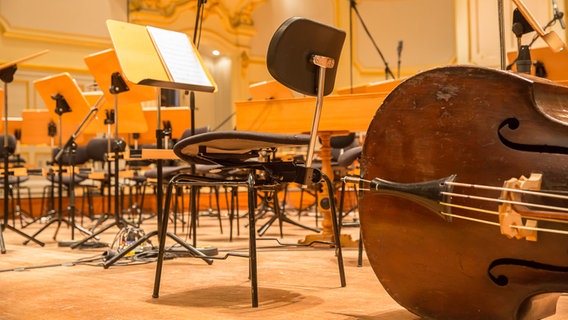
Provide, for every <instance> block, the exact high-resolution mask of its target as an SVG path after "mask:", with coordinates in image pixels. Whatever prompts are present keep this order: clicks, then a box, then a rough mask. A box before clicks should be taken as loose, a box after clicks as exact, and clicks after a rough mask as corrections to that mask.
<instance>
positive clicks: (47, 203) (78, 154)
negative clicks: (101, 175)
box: [40, 146, 90, 224]
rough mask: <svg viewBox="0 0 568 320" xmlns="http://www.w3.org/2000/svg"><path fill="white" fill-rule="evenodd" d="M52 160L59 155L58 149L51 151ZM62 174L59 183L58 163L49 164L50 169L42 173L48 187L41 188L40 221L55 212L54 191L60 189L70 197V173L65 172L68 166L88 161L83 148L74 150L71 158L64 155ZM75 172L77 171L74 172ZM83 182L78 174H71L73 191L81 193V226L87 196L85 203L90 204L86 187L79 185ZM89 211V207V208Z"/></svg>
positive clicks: (66, 154)
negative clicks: (77, 190) (76, 190)
mask: <svg viewBox="0 0 568 320" xmlns="http://www.w3.org/2000/svg"><path fill="white" fill-rule="evenodd" d="M51 153H52V157H51V158H52V159H54V158H55V155H56V154H58V153H59V148H53V149H52V150H51ZM60 161H61V166H62V171H63V174H62V175H61V182H60V181H59V174H58V172H57V170H58V169H59V167H58V166H59V162H56V161H53V163H52V164H51V165H52V167H51V168H50V169H49V170H47V171H46V172H44V174H45V179H46V180H47V181H48V182H49V184H48V185H46V186H44V187H43V191H42V198H41V206H40V208H42V209H41V212H42V215H41V216H40V219H42V218H44V219H47V220H49V219H50V218H51V217H52V216H53V214H54V213H55V212H56V209H55V198H56V194H58V192H57V193H56V191H58V190H59V188H60V187H61V188H62V190H63V191H65V192H66V194H67V196H69V195H70V188H71V182H72V181H71V173H70V172H67V170H68V169H69V168H70V166H72V165H73V166H81V165H84V164H85V163H86V162H87V161H88V157H87V151H86V147H85V146H78V147H77V148H76V151H75V153H74V154H73V156H71V155H69V153H67V152H66V153H64V154H63V155H62V157H61V159H60ZM76 171H77V170H76ZM84 180H85V177H84V176H83V175H81V174H80V173H74V174H73V189H74V190H73V191H75V189H79V190H81V191H82V195H83V198H82V202H81V224H82V223H83V215H84V213H85V210H84V209H85V196H87V201H88V203H90V198H88V197H89V193H88V192H87V191H86V190H87V187H85V186H83V185H81V182H83V181H84ZM89 210H90V206H89Z"/></svg>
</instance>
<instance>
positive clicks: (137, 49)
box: [104, 20, 217, 268]
mask: <svg viewBox="0 0 568 320" xmlns="http://www.w3.org/2000/svg"><path fill="white" fill-rule="evenodd" d="M107 27H108V29H109V33H110V36H111V39H112V42H113V44H114V49H115V51H116V54H117V57H118V60H119V63H120V66H121V68H122V71H123V73H124V76H125V79H128V81H130V82H133V83H136V84H140V85H146V86H152V87H159V88H167V89H180V90H195V91H204V92H214V91H216V90H217V86H216V84H215V82H214V81H213V78H212V77H211V75H210V74H209V73H208V71H207V70H206V69H205V67H204V65H203V61H202V60H201V57H200V56H199V53H198V52H197V49H196V48H195V46H194V45H193V43H192V42H191V41H190V40H189V38H188V37H187V35H185V34H184V33H180V32H174V31H168V30H163V29H158V28H154V27H150V26H148V27H145V26H140V25H135V24H130V23H126V22H120V21H114V20H107ZM158 101H160V99H158ZM157 122H158V124H157V126H156V148H158V149H162V148H163V146H162V138H163V137H164V132H163V131H162V130H160V129H159V128H160V103H158V109H157ZM156 167H157V168H156V169H157V170H156V171H157V183H158V188H157V191H156V193H157V195H156V197H157V201H156V203H157V212H156V215H157V219H158V230H159V229H160V227H159V226H160V225H161V224H162V223H163V222H162V221H163V220H164V219H166V218H167V217H164V212H163V210H162V198H163V190H162V188H161V184H162V182H163V174H162V160H161V159H158V160H157V164H156ZM192 192H193V191H192ZM158 230H155V231H152V232H150V233H147V234H146V235H145V236H144V237H142V238H140V239H139V240H138V241H136V242H134V243H133V244H132V245H131V246H129V247H127V248H126V249H124V250H123V251H122V252H120V253H119V254H118V255H116V256H114V257H113V258H111V259H109V260H108V261H106V263H105V264H104V267H105V268H108V267H109V266H110V265H112V264H114V263H115V262H116V261H118V260H119V259H121V258H122V257H123V256H125V255H126V254H127V253H128V252H130V251H132V250H133V249H134V248H136V247H137V246H139V245H140V244H142V243H144V242H146V241H147V240H148V239H149V238H151V237H153V236H158V235H159V232H158ZM165 236H168V237H170V238H171V239H173V240H174V241H176V242H177V243H179V244H180V245H181V246H182V247H184V248H186V249H187V250H188V251H189V252H190V253H191V254H192V255H193V256H195V257H200V258H202V259H203V260H204V261H206V262H207V263H208V264H211V263H213V261H212V260H211V259H207V258H206V257H207V256H206V255H205V254H203V253H202V252H200V251H199V250H197V249H196V248H195V247H193V246H191V245H189V244H187V243H186V242H185V241H183V240H182V239H180V238H179V237H178V236H176V235H175V234H173V233H171V232H166V234H165V235H163V236H162V235H159V241H160V243H162V242H165V238H166V237H165Z"/></svg>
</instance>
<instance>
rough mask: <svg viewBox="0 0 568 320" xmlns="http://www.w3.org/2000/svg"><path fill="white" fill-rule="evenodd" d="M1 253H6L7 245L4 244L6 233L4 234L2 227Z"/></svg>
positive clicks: (0, 229) (0, 237)
mask: <svg viewBox="0 0 568 320" xmlns="http://www.w3.org/2000/svg"><path fill="white" fill-rule="evenodd" d="M0 252H1V253H2V254H5V253H6V243H4V233H2V227H0Z"/></svg>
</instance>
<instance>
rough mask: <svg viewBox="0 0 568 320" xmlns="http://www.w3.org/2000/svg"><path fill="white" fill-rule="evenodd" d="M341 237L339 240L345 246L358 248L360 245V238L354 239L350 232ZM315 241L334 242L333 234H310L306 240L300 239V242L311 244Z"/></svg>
mask: <svg viewBox="0 0 568 320" xmlns="http://www.w3.org/2000/svg"><path fill="white" fill-rule="evenodd" d="M340 237H341V239H339V240H340V241H341V247H343V248H357V247H358V246H359V240H353V239H352V238H351V235H350V234H342V235H340ZM314 241H324V242H334V241H333V234H309V235H307V236H306V237H305V238H304V240H298V243H300V244H309V243H312V242H314Z"/></svg>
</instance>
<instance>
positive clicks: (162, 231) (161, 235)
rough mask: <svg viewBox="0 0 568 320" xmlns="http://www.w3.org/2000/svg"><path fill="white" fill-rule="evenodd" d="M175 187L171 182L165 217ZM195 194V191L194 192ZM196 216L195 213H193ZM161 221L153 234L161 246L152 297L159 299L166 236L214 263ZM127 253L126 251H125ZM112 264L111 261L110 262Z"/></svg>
mask: <svg viewBox="0 0 568 320" xmlns="http://www.w3.org/2000/svg"><path fill="white" fill-rule="evenodd" d="M173 187H174V183H172V182H171V181H170V183H168V189H167V191H166V202H165V204H164V210H163V211H162V214H163V215H165V214H166V213H167V212H168V211H169V207H170V202H171V197H172V190H173ZM192 192H193V190H192ZM192 214H194V212H192ZM159 220H161V224H160V225H159V226H158V230H159V231H154V232H152V234H153V235H155V234H157V235H158V240H159V245H158V261H157V264H156V276H155V279H154V292H153V293H152V297H154V298H158V297H159V296H160V281H161V278H162V268H163V264H164V254H165V250H166V236H169V237H170V238H172V239H174V240H175V241H176V242H177V243H179V244H180V245H182V246H183V247H184V248H186V249H188V250H189V252H190V253H191V254H192V255H193V256H194V257H198V258H201V259H203V261H205V262H207V264H209V265H211V264H212V263H213V260H212V259H208V258H207V256H206V255H204V254H203V253H201V252H200V251H199V250H197V249H195V247H193V246H190V245H189V244H187V243H185V242H184V241H183V240H182V239H180V238H178V237H177V236H176V235H174V234H172V233H169V232H167V230H168V219H167V217H163V218H162V219H159ZM125 251H126V250H125ZM109 262H110V261H109Z"/></svg>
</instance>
